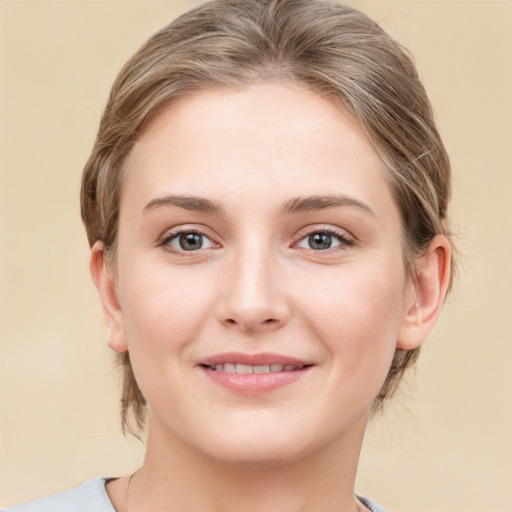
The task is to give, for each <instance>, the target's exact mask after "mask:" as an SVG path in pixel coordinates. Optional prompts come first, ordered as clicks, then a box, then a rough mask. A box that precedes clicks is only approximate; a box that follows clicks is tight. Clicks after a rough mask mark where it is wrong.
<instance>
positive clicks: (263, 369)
mask: <svg viewBox="0 0 512 512" xmlns="http://www.w3.org/2000/svg"><path fill="white" fill-rule="evenodd" d="M302 368H303V366H294V365H293V364H279V363H272V364H263V365H256V366H252V365H249V364H234V363H220V364H215V365H212V366H210V369H211V370H215V371H218V372H227V373H242V374H245V373H278V372H282V371H285V372H293V371H295V370H302Z"/></svg>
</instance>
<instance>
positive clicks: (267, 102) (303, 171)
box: [9, 0, 451, 512]
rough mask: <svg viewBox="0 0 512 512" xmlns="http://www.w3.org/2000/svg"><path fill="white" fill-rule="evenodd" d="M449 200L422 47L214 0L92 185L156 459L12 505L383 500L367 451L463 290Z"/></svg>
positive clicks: (325, 505)
mask: <svg viewBox="0 0 512 512" xmlns="http://www.w3.org/2000/svg"><path fill="white" fill-rule="evenodd" d="M449 196H450V169H449V161H448V157H447V155H446V151H445V149H444V146H443V144H442V141H441V140H440V137H439V134H438V132H437V130H436V127H435V125H434V122H433V117H432V112H431V108H430V104H429V102H428V99H427V97H426V94H425V91H424V88H423V86H422V84H421V83H420V81H419V79H418V76H417V73H416V70H415V67H414V65H413V63H412V61H411V58H410V57H409V56H408V54H407V52H406V51H405V50H403V49H402V48H401V47H400V46H399V45H398V44H397V43H396V42H394V41H393V40H392V39H391V38H390V37H389V36H388V35H386V34H385V33H384V32H383V31H382V30H381V29H380V28H379V27H378V26H377V25H376V24H375V23H374V22H372V21H371V20H369V19H368V18H367V17H366V16H365V15H363V14H362V13H360V12H358V11H354V10H352V9H350V8H347V7H343V6H339V5H330V4H327V3H323V2H316V1H310V0H269V1H257V0H243V1H239V0H237V1H234V0H219V1H214V2H211V3H208V4H204V5H203V6H200V7H198V8H196V9H194V10H193V11H191V12H189V13H187V14H185V15H184V16H182V17H181V18H179V19H178V20H176V21H175V22H174V23H172V24H171V25H170V26H169V27H166V28H164V29H163V30H162V31H160V32H159V33H157V34H156V35H155V36H153V37H152V38H151V39H150V40H149V41H148V42H147V43H146V44H145V45H144V46H143V47H142V48H141V49H140V50H139V52H137V54H136V55H135V56H134V57H133V58H132V59H131V60H130V61H129V62H128V63H127V64H126V65H125V67H124V68H123V70H122V71H121V73H120V75H119V76H118V78H117V80H116V82H115V84H114V86H113V88H112V91H111V95H110V98H109V101H108V104H107V106H106V109H105V113H104V115H103V118H102V121H101V125H100V129H99V133H98V137H97V140H96V143H95V146H94V149H93V152H92V155H91V157H90V159H89V161H88V162H87V164H86V167H85V169H84V174H83V182H82V217H83V220H84V223H85V226H86V230H87V234H88V239H89V243H90V245H91V273H92V276H93V279H94V282H95V284H96V287H97V289H98V292H99V296H100V299H101V302H102V306H103V311H104V315H105V320H106V323H107V338H108V343H109V346H110V347H111V348H112V349H113V350H115V351H116V352H117V353H118V354H119V357H120V358H121V360H122V362H123V366H124V388H123V397H122V404H123V408H122V421H123V428H124V429H126V430H129V431H131V432H133V433H135V434H136V433H137V432H138V431H139V430H140V429H142V428H143V427H144V425H145V424H146V423H145V422H146V421H147V434H148V442H147V450H146V457H145V460H144V463H143V465H142V467H141V468H140V469H139V470H138V471H137V472H135V473H134V474H132V475H129V476H126V477H122V478H117V479H107V480H105V479H96V480H93V481H91V482H88V483H86V484H84V486H82V487H81V488H78V489H75V490H72V491H67V492H65V493H62V494H60V495H56V496H54V497H51V498H46V499H44V500H41V501H39V502H35V503H32V504H27V505H22V506H20V507H19V508H16V507H15V508H13V509H9V510H16V511H18V510H19V511H23V510H33V511H43V510H52V511H55V510H87V511H93V510H97V511H109V512H112V511H113V510H116V511H118V512H126V511H128V512H132V511H137V510H146V511H150V510H159V511H166V510H190V511H195V510H201V511H209V510H226V511H229V510H232V509H233V510H234V509H240V508H242V507H243V508H244V509H245V510H274V509H275V510H284V511H287V510H290V511H292V510H293V511H297V510H305V511H306V510H307V511H317V510H318V511H330V510H332V511H338V510H339V511H346V512H349V511H362V510H373V511H381V510H383V509H382V508H380V507H379V506H378V505H377V504H375V503H374V502H372V501H371V500H369V499H366V498H363V497H356V496H355V495H354V481H355V476H356V470H357V463H358V458H359V453H360V449H361V443H362V439H363V436H364V431H365V427H366V424H367V421H368V419H369V417H370V415H371V414H372V413H373V412H375V411H376V410H378V409H379V408H380V407H381V406H382V404H383V401H384V400H385V399H387V398H389V397H390V396H391V395H392V394H393V392H394V390H395V389H396V387H397V385H398V383H399V381H400V378H401V376H402V375H403V372H404V371H405V370H406V369H407V368H408V367H409V366H411V365H412V364H413V363H414V361H415V360H416V358H417V356H418V350H419V347H420V346H421V344H422V343H423V341H424V340H425V338H426V337H427V335H428V334H429V332H430V331H431V329H432V328H433V326H434V324H435V322H436V320H437V318H438V315H439V313H440V309H441V306H442V303H443V301H444V298H445V296H446V293H447V290H448V289H449V286H450V281H451V265H450V260H451V243H450V239H449V235H448V232H447V228H446V226H445V220H446V212H447V205H448V201H449ZM146 416H147V417H146Z"/></svg>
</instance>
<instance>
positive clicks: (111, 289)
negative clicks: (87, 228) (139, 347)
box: [89, 242, 128, 352]
mask: <svg viewBox="0 0 512 512" xmlns="http://www.w3.org/2000/svg"><path fill="white" fill-rule="evenodd" d="M89 268H90V270H91V275H92V279H93V281H94V284H95V285H96V289H97V290H98V294H99V296H100V300H101V305H102V308H103V316H104V317H105V322H106V323H107V341H108V346H109V347H110V348H111V349H112V350H115V351H116V352H126V351H127V350H128V346H127V343H126V337H125V332H124V322H123V314H122V310H121V306H120V305H119V301H118V298H117V290H116V285H115V280H114V276H113V274H112V270H111V269H110V268H109V266H108V264H107V261H106V258H105V251H104V247H103V243H102V242H96V243H95V244H94V245H93V247H92V249H91V259H90V262H89Z"/></svg>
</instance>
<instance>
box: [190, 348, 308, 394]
mask: <svg viewBox="0 0 512 512" xmlns="http://www.w3.org/2000/svg"><path fill="white" fill-rule="evenodd" d="M225 363H232V364H247V365H251V366H258V365H270V364H282V365H293V366H297V367H299V368H301V369H299V370H293V371H281V372H274V373H246V374H244V373H229V372H225V371H222V370H220V371H219V370H214V369H212V368H211V367H212V366H214V365H216V364H225ZM198 367H199V368H201V370H202V371H203V372H204V373H205V374H206V375H207V376H208V377H209V378H210V379H212V380H213V381H214V382H215V383H217V384H220V385H221V386H223V387H225V388H228V389H230V390H231V391H235V392H237V393H241V394H245V395H258V394H261V393H265V392H269V391H272V390H274V389H277V388H280V387H282V386H285V385H287V384H291V383H292V382H295V381H297V380H299V379H300V378H301V377H304V376H305V375H306V374H307V373H309V371H310V370H311V368H312V363H310V362H308V361H304V360H301V359H297V358H294V357H289V356H285V355H281V354H272V353H259V354H243V353H236V352H229V353H224V354H217V355H214V356H210V357H207V358H205V359H202V360H201V361H199V363H198Z"/></svg>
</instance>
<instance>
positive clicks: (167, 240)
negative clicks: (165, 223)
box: [159, 227, 218, 256]
mask: <svg viewBox="0 0 512 512" xmlns="http://www.w3.org/2000/svg"><path fill="white" fill-rule="evenodd" d="M182 235H198V236H200V237H201V238H202V244H201V247H199V248H198V249H196V250H188V251H187V250H186V249H183V248H178V247H172V245H171V242H173V241H174V240H177V241H178V243H179V238H180V236H182ZM205 240H207V241H208V242H209V243H210V244H211V246H210V247H213V246H215V245H217V246H218V244H216V242H214V241H213V240H212V239H211V237H209V236H208V235H206V234H205V233H203V232H202V231H200V230H198V229H191V228H190V229H187V228H185V227H183V228H179V229H177V230H176V231H173V232H172V233H168V234H167V235H166V236H164V238H163V240H162V241H161V242H160V244H159V245H160V246H161V247H163V248H164V249H165V250H166V251H169V252H172V253H173V254H177V255H179V256H187V255H192V254H194V253H197V252H199V251H200V250H201V249H205V248H204V247H203V244H204V241H205ZM210 247H208V248H210Z"/></svg>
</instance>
